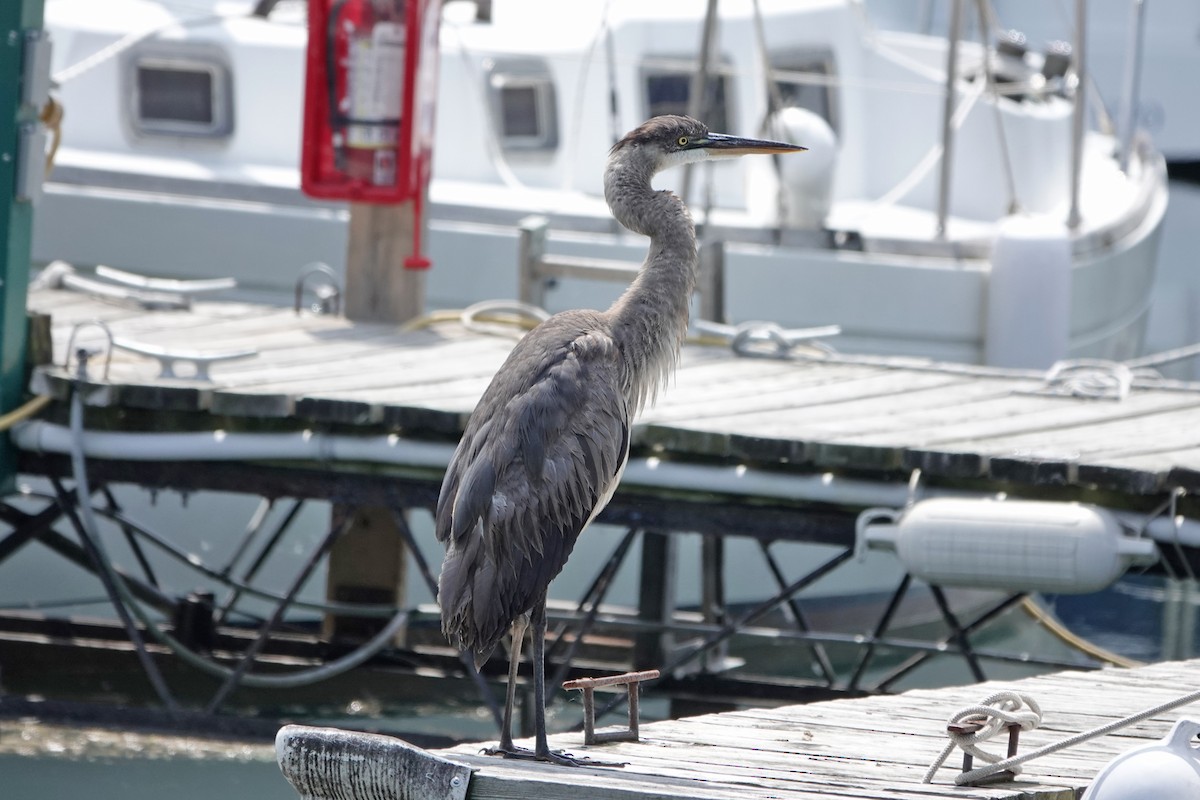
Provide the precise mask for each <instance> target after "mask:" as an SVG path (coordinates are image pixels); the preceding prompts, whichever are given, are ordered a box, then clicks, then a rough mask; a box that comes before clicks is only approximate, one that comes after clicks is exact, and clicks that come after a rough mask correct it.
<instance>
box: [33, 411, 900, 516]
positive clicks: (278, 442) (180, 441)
mask: <svg viewBox="0 0 1200 800" xmlns="http://www.w3.org/2000/svg"><path fill="white" fill-rule="evenodd" d="M11 436H12V440H13V442H14V443H15V444H16V446H17V447H18V448H20V449H22V450H28V451H30V452H35V453H69V452H70V450H71V431H70V429H68V428H65V427H63V426H61V425H55V424H53V423H50V422H46V421H44V420H30V421H28V422H23V423H20V424H18V425H14V426H13V428H12V431H11ZM83 447H84V455H86V456H87V457H89V458H103V459H114V460H122V461H350V462H353V461H361V462H368V463H375V464H401V465H405V466H410V467H422V468H429V469H438V470H444V469H445V468H446V465H447V464H448V463H449V462H450V456H451V455H452V454H453V452H454V447H453V446H452V445H449V444H441V443H434V442H419V441H415V440H412V439H405V438H402V437H399V436H373V437H356V436H344V435H336V434H328V433H319V432H315V431H304V432H300V433H228V432H225V431H213V432H206V433H129V432H124V431H85V433H84V438H83ZM622 483H623V485H625V486H631V487H646V488H667V489H680V490H689V491H701V492H712V493H715V494H726V495H730V494H733V495H748V496H753V497H768V498H778V499H783V500H805V501H811V502H822V503H832V504H836V505H850V506H860V505H892V506H895V507H900V506H903V505H904V504H905V502H907V499H908V488H907V486H906V485H903V484H887V483H879V482H876V481H862V480H854V479H849V478H840V477H837V476H834V475H832V474H829V473H825V474H820V475H785V474H782V473H776V472H769V471H765V470H758V469H753V468H750V467H746V466H741V465H730V466H705V465H699V464H680V463H678V462H673V461H664V460H661V459H659V458H657V457H654V456H651V457H649V458H644V459H632V460H631V461H630V462H629V465H628V467H627V468H626V470H625V474H624V476H623V478H622Z"/></svg>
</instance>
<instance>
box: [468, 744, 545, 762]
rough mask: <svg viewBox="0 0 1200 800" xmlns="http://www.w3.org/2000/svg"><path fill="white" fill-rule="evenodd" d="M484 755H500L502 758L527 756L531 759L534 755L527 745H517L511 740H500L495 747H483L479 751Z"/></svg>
mask: <svg viewBox="0 0 1200 800" xmlns="http://www.w3.org/2000/svg"><path fill="white" fill-rule="evenodd" d="M479 752H480V753H481V754H482V755H485V756H502V757H504V758H527V759H529V760H531V761H532V760H533V759H534V758H535V757H536V756H535V755H534V752H533V751H532V750H530V749H529V748H528V747H517V746H516V745H515V744H513V743H512V742H500V744H498V745H496V746H495V747H485V748H483V749H482V750H480V751H479Z"/></svg>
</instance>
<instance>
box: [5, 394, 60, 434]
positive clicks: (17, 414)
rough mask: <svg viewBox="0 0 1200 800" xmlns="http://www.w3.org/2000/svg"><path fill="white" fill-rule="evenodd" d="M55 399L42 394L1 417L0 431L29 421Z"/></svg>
mask: <svg viewBox="0 0 1200 800" xmlns="http://www.w3.org/2000/svg"><path fill="white" fill-rule="evenodd" d="M53 399H54V398H52V397H50V396H49V395H45V394H40V395H38V396H37V397H35V398H33V399H32V400H30V401H29V402H28V403H26V404H25V405H23V406H21V407H20V408H18V409H15V410H13V411H10V412H8V413H7V414H5V415H3V416H0V431H6V430H8V429H9V428H11V427H12V426H13V425H16V424H17V423H18V422H21V421H23V420H27V419H29V418H30V417H32V416H33V415H34V414H36V413H38V412H39V411H41V410H42V409H43V408H45V407H46V406H47V405H49V404H50V401H51V400H53Z"/></svg>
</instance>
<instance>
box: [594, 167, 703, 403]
mask: <svg viewBox="0 0 1200 800" xmlns="http://www.w3.org/2000/svg"><path fill="white" fill-rule="evenodd" d="M652 177H653V173H652V172H651V171H650V170H649V169H646V168H644V167H639V166H638V165H637V164H636V163H629V162H628V161H625V160H622V159H620V158H614V159H613V161H612V162H611V163H610V164H609V168H608V171H607V172H606V173H605V180H604V194H605V199H606V200H607V201H608V204H609V207H610V208H611V209H612V213H613V216H615V217H616V218H617V221H618V222H620V223H621V224H622V225H624V226H625V227H626V228H629V229H630V230H632V231H635V232H637V233H641V234H644V235H646V236H649V237H650V252H649V253H648V254H647V256H646V261H645V263H644V264H643V265H642V269H641V271H640V272H639V273H638V276H637V277H636V278H635V279H634V281H633V283H632V284H630V286H629V288H628V289H626V290H625V292H624V294H622V295H621V297H620V298H618V299H617V301H616V302H615V303H613V305H612V307H611V308H610V309H609V314H610V317H611V321H612V335H613V338H614V339H615V340H616V342H617V346H618V347H620V348H621V350H622V352H623V353H624V355H625V359H624V360H625V363H626V364H627V369H628V373H629V374H628V375H627V376H626V378H627V379H626V390H627V396H628V397H629V399H630V402H631V403H633V404H634V405H635V406H636V407H639V408H640V407H641V405H642V404H643V403H644V402H645V400H646V399H647V398H648V397H650V396H653V394H654V393H655V392H656V391H657V389H658V388H659V387H660V386H661V385H662V384H663V382H664V381H665V380H666V379H667V377H668V376H669V375H670V372H671V369H672V367H673V366H674V365H675V361H676V359H677V358H678V355H679V349H680V347H681V346H682V344H683V339H684V336H685V335H686V334H687V324H688V303H689V301H690V299H691V296H692V290H693V289H695V286H696V229H695V226H694V225H693V224H692V218H691V215H690V214H689V213H688V210H687V207H686V206H685V205H684V203H683V201H682V200H680V199H679V198H678V197H676V196H675V195H673V194H672V193H671V192H667V191H655V190H654V189H653V188H651V185H650V179H651V178H652Z"/></svg>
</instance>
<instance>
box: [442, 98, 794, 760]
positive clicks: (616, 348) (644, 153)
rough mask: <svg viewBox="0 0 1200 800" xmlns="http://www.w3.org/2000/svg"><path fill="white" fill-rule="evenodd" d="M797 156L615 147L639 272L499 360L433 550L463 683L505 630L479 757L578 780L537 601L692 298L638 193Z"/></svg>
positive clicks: (665, 136) (688, 273) (732, 144)
mask: <svg viewBox="0 0 1200 800" xmlns="http://www.w3.org/2000/svg"><path fill="white" fill-rule="evenodd" d="M803 149H805V148H803V147H799V146H796V145H791V144H784V143H781V142H771V141H764V140H760V139H744V138H740V137H736V136H727V135H725V134H719V133H709V131H708V129H707V128H706V127H705V126H704V125H703V124H702V123H700V122H697V121H696V120H694V119H691V118H689V117H678V116H663V117H655V118H654V119H652V120H650V121H649V122H646V123H644V124H643V125H641V126H640V127H638V128H637V129H635V130H634V131H632V132H631V133H629V134H628V135H627V136H626V137H625V138H624V139H622V140H621V141H619V142H617V143H616V145H614V146H613V148H612V151H611V152H610V153H609V158H608V166H607V169H606V170H605V173H604V197H605V199H606V200H607V201H608V205H609V208H610V209H611V210H612V213H613V216H615V217H616V218H617V221H618V222H620V223H621V224H622V225H624V226H625V227H626V228H629V229H630V230H632V231H636V232H637V233H641V234H643V235H645V236H649V237H650V252H649V255H648V256H647V257H646V261H645V263H644V264H643V265H642V268H641V271H640V272H639V273H638V276H637V277H636V278H635V279H634V281H633V283H632V284H631V285H630V286H629V288H628V289H626V290H625V292H624V294H622V295H621V297H620V298H619V299H618V300H617V301H616V302H615V303H613V305H612V307H611V308H609V309H608V310H607V311H590V310H574V311H564V312H562V313H560V314H555V315H554V316H552V317H550V318H549V319H548V320H546V321H544V322H542V323H541V324H540V325H538V326H537V327H536V328H534V329H533V330H532V331H530V332H529V333H528V334H527V335H526V336H525V337H524V338H523V339H521V341H520V342H519V343H518V344H517V346H516V347H515V348H514V349H513V351H512V353H511V354H510V355H509V356H508V359H507V360H506V361H505V362H504V365H503V366H502V367H501V368H500V371H499V372H497V373H496V376H495V377H494V378H493V379H492V382H491V384H490V385H489V386H488V388H487V391H485V392H484V393H483V397H482V398H481V399H480V401H479V404H478V406H476V408H475V412H474V413H473V414H472V415H471V419H470V421H469V422H468V423H467V427H466V430H465V431H464V433H463V437H462V440H461V441H460V442H459V445H458V449H457V450H455V452H454V457H453V458H452V459H451V460H450V465H449V467H448V468H447V470H446V477H445V480H444V481H443V483H442V491H441V496H440V497H439V498H438V505H437V515H436V516H437V537H438V539H439V540H440V541H442V542H444V543H445V544H446V558H445V561H444V562H443V563H442V574H441V578H440V579H439V581H438V601H439V603H440V604H441V607H442V630H443V631H444V632H445V634H446V636H447V637H448V638H449V639H450V641H452V642H453V643H455V644H456V645H457V646H458V647H459V648H460V649H461V650H464V651H467V650H469V651H471V652H473V653H474V654H475V665H476V668H478V667H480V666H482V664H483V662H484V661H486V660H487V658H488V655H489V654H490V653H491V651H492V650H493V649H494V648H495V646H496V644H497V643H498V642H499V641H500V639H501V637H503V635H504V633H505V632H506V631H507V630H508V629H509V628H510V627H511V628H512V651H511V654H510V662H509V673H508V693H507V698H506V702H505V706H504V721H503V730H502V731H501V734H500V743H499V745H498V747H496V748H493V749H492V750H491V751H489V752H492V753H497V754H503V755H506V756H521V757H527V758H536V759H538V760H541V761H553V762H556V763H560V764H570V765H577V764H579V763H582V762H584V761H586V760H584V759H575V758H572V757H570V756H569V755H567V754H565V753H558V752H554V751H551V750H550V748H549V746H548V745H547V742H546V716H545V696H546V689H545V673H544V668H545V665H544V657H545V635H546V589H547V587H548V586H549V584H550V581H551V579H553V578H554V577H555V576H556V575H558V573H559V571H560V570H561V569H562V568H563V565H564V564H565V563H566V561H567V556H569V555H570V554H571V549H572V548H573V547H574V546H575V540H576V539H577V538H578V537H579V533H580V532H581V531H582V530H583V529H584V527H586V526H587V524H588V523H589V522H591V521H592V519H594V518H595V516H596V515H597V514H599V513H600V511H601V509H603V508H604V506H605V505H606V504H607V503H608V501H609V499H610V498H611V497H612V495H613V492H614V490H615V489H616V487H617V483H618V481H620V479H621V473H622V472H623V471H624V469H625V461H626V459H627V457H628V454H629V429H630V424H631V421H632V419H633V417H634V415H635V414H636V413H637V412H638V410H640V409H641V407H642V406H643V404H644V403H645V402H646V400H647V399H648V398H649V397H651V396H653V395H654V394H655V393H656V392H657V390H658V388H659V387H660V386H661V385H662V384H663V383H664V381H665V380H666V379H667V378H668V376H669V375H670V374H671V371H672V370H673V368H674V365H675V361H676V358H677V357H678V355H679V349H680V346H681V344H682V342H683V338H684V334H685V333H686V331H687V324H688V303H689V300H690V298H691V295H692V290H693V289H694V288H695V284H696V276H695V273H696V230H695V227H694V226H693V224H692V219H691V216H690V215H689V214H688V210H687V207H686V206H685V205H684V203H683V201H681V200H680V199H679V198H678V197H676V196H675V195H673V194H672V193H671V192H669V191H655V190H654V189H653V188H651V185H650V179H651V178H652V177H653V176H654V174H655V173H657V172H659V171H660V170H663V169H666V168H667V167H672V166H676V165H678V164H687V163H690V162H696V161H703V160H706V159H713V158H722V157H731V156H739V155H743V154H746V153H786V152H792V151H797V150H803ZM529 625H532V626H533V669H534V673H533V681H534V682H533V688H534V714H535V723H534V728H535V747H534V750H532V751H529V750H526V749H523V748H517V747H515V746H514V745H513V741H512V731H511V726H512V708H513V699H514V695H515V691H516V678H517V664H518V662H519V661H520V655H521V647H522V645H523V643H524V638H525V630H526V628H527V627H528V626H529Z"/></svg>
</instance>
